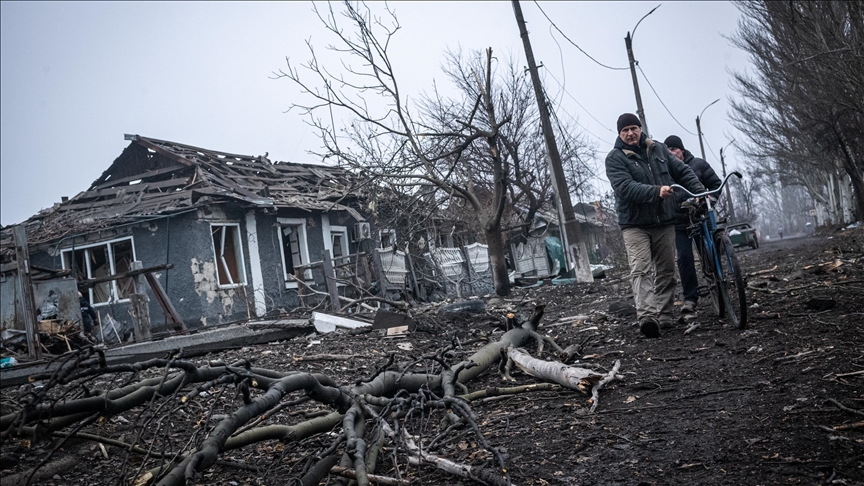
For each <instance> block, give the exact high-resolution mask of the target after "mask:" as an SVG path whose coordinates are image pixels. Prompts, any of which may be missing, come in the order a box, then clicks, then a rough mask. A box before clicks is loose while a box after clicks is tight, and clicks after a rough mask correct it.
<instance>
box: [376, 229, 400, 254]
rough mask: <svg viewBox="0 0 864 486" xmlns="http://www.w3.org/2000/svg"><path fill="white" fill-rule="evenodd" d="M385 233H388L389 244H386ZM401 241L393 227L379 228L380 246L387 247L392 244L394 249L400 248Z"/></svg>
mask: <svg viewBox="0 0 864 486" xmlns="http://www.w3.org/2000/svg"><path fill="white" fill-rule="evenodd" d="M384 235H388V238H387V239H388V240H390V244H389V245H385V244H384V238H383V236H384ZM398 245H399V243H398V242H397V240H396V230H395V229H393V228H383V229H380V230H378V247H379V248H387V247H388V246H392V247H393V248H394V249H396V248H398Z"/></svg>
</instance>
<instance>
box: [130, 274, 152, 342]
mask: <svg viewBox="0 0 864 486" xmlns="http://www.w3.org/2000/svg"><path fill="white" fill-rule="evenodd" d="M142 268H144V265H143V264H142V263H141V262H140V261H137V260H136V261H134V262H132V270H141V269H142ZM133 282H134V287H135V291H134V292H133V293H131V294H129V314H130V315H131V316H132V325H133V333H134V335H135V341H143V340H146V339H150V306H149V305H148V304H149V302H150V297H147V294H146V291H145V289H146V287H145V286H144V277H143V276H142V275H141V274H138V275H135V276H134V277H133Z"/></svg>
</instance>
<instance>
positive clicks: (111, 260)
mask: <svg viewBox="0 0 864 486" xmlns="http://www.w3.org/2000/svg"><path fill="white" fill-rule="evenodd" d="M123 241H129V243H130V246H131V247H132V261H137V260H138V256H137V255H136V254H135V239H134V238H133V237H132V236H131V235H130V236H123V237H121V238H114V239H111V240H105V241H100V242H98V243H87V244H84V245H81V246H78V245H75V246H70V247H69V248H64V249H62V250H60V266H61V267H62V268H63V270H71V269H72V265H74V261H73V260H74V258H75V253H74V252H73V250H74V251H79V250H83V251H84V252H85V253H84V255H85V256H84V262H85V263H86V264H87V265H86V267H87V268H86V270H87V275H86V278H88V279H91V278H93V277H92V275H93V271H92V268H91V266H90V249H91V248H96V247H100V246H104V247H106V250H107V252H108V268H109V271H110V272H111V273H110V275H112V276H113V275H117V262H116V261H115V256H114V245H115V244H116V243H120V242H123ZM67 254H68V255H69V266H67V265H66V255H67ZM110 283H111V287H110V288H111V290H110V295H109V296H108V301H107V302H93V287H90V288H89V289H87V301H88V302H90V305H92V306H93V307H101V306H104V305H109V304H122V303H125V302H129V298H128V297H127V298H125V299H121V298H119V297H120V292H119V290H118V288H117V280H116V279H115V280H111V282H110Z"/></svg>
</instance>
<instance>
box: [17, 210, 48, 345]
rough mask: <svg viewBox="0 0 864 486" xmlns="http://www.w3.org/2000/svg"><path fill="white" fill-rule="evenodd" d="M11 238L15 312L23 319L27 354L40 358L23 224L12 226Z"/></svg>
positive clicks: (28, 253)
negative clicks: (14, 277) (13, 247)
mask: <svg viewBox="0 0 864 486" xmlns="http://www.w3.org/2000/svg"><path fill="white" fill-rule="evenodd" d="M12 238H13V240H14V242H15V263H16V264H17V266H18V268H17V274H18V275H17V278H16V279H15V282H16V285H15V307H16V314H17V315H18V316H21V320H22V321H24V331H25V332H26V333H27V354H28V355H29V356H30V358H32V359H42V346H41V344H40V343H39V329H38V327H37V324H36V304H35V302H34V301H33V283H32V282H31V280H30V267H31V265H30V250H29V249H28V248H27V232H26V230H25V229H24V225H23V224H19V225H17V226H15V227H14V228H12Z"/></svg>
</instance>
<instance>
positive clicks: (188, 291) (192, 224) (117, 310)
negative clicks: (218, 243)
mask: <svg viewBox="0 0 864 486" xmlns="http://www.w3.org/2000/svg"><path fill="white" fill-rule="evenodd" d="M249 211H252V214H251V217H252V218H253V219H251V220H250V219H248V217H249V216H250V215H249ZM277 218H293V219H303V220H305V221H306V235H307V241H306V244H307V248H308V256H309V258H310V259H311V261H313V262H316V261H320V260H321V256H322V252H323V250H324V248H325V244H324V238H325V235H324V233H323V228H322V226H324V225H323V221H322V214H320V213H310V212H308V211H301V210H291V209H279V210H278V211H274V210H264V209H253V210H249V209H245V208H242V207H239V206H236V205H233V204H220V205H212V206H207V207H204V208H200V209H198V210H196V211H192V212H187V213H183V214H179V215H174V216H171V217H170V218H159V219H154V220H151V221H148V222H144V223H140V224H136V225H128V226H123V227H119V228H114V229H108V230H103V231H99V232H94V233H92V234H88V235H86V236H82V237H76V238H75V246H76V248H80V247H81V246H83V245H86V244H91V243H98V242H103V241H110V240H114V239H117V238H122V237H126V236H130V235H131V236H132V238H133V241H134V248H135V257H136V259H137V260H139V261H141V262H142V264H143V266H144V267H151V266H156V265H161V264H164V263H172V264H173V265H174V268H172V269H170V270H166V271H162V272H156V273H154V276H155V277H156V279H157V280H158V281H159V282H160V283H161V285H162V287H163V288H164V289H165V292H166V293H167V294H168V297H169V299H170V300H171V302H172V304H173V305H174V307H175V308H176V310H177V312H178V313H179V314H180V316H181V318H182V319H183V321H184V323H185V324H186V326H187V327H189V328H191V329H194V328H198V327H202V326H212V325H218V324H223V323H228V322H234V321H238V320H245V319H248V318H255V317H256V316H257V317H264V315H258V314H259V313H260V311H261V310H264V311H265V312H266V314H274V313H283V312H286V311H288V310H290V309H291V308H294V307H297V306H298V305H299V303H300V301H299V298H298V297H297V290H296V289H286V286H285V279H284V271H283V266H282V265H283V264H282V253H281V247H280V242H279V231H280V227H279V223H278V219H277ZM326 218H327V219H328V220H329V225H331V226H346V227H349V228H351V227H352V226H353V224H354V220H353V218H351V217H350V215H348V214H347V213H344V212H335V213H330V214H328V215H327V216H326ZM250 221H254V223H255V230H256V231H255V233H256V235H255V236H256V237H257V238H250V237H249V236H250V235H249V234H248V230H249V229H250V228H247V224H248V223H249V222H250ZM211 224H237V225H239V231H240V240H241V245H242V247H243V267H244V272H245V283H246V284H245V285H242V286H237V287H234V288H225V287H220V285H219V279H218V270H217V266H216V255H215V251H214V246H213V239H212V234H211ZM250 226H251V225H250ZM349 233H350V232H349ZM327 237H328V238H329V234H328V235H327ZM256 240H257V241H256ZM349 240H350V234H349ZM253 245H254V246H255V247H257V248H253V247H252V246H253ZM348 245H349V251H350V252H354V251H356V249H357V247H356V244H355V243H352V242H349V244H348ZM68 248H72V239H67V240H65V241H61V242H60V246H59V247H54V246H52V247H47V248H41V249H39V250H38V251H36V252H35V253H34V254H33V255H32V257H31V258H32V262H33V264H34V265H39V266H44V267H47V268H55V269H59V268H62V266H63V263H62V257H61V251H62V250H63V249H68ZM256 249H257V255H258V264H259V265H260V267H259V268H260V273H258V269H255V272H253V266H254V265H255V262H253V259H252V255H253V254H255V253H256V251H255V250H256ZM304 263H308V262H304ZM315 274H316V275H318V274H320V272H315ZM254 276H258V277H259V278H258V279H257V280H260V282H259V281H255V280H256V279H254V278H253V277H254ZM319 278H320V277H319ZM9 281H10V282H11V281H12V279H9ZM319 283H320V282H319ZM10 289H11V290H10ZM2 291H3V292H4V295H3V297H4V298H3V300H4V302H5V301H6V295H5V294H6V293H8V292H10V291H11V292H13V293H12V294H11V299H10V301H14V289H12V288H11V286H10V285H6V283H3V285H2ZM147 294H148V296H149V297H150V304H149V305H150V318H151V323H152V326H153V329H154V330H155V331H159V330H160V328H162V327H164V323H165V319H164V317H163V316H164V313H163V312H162V308H161V307H160V306H159V304H158V302H157V301H156V298H155V296H154V295H153V292H152V291H151V290H150V288H149V286H147ZM256 298H257V299H258V304H259V306H258V308H257V309H256ZM94 307H95V309H96V310H97V311H99V312H100V313H101V314H103V316H104V314H106V313H108V314H111V316H112V317H113V318H114V319H115V320H118V321H126V322H128V321H130V320H131V317H130V315H129V311H128V303H126V302H119V303H111V304H96V305H95V306H94ZM12 312H14V306H13V311H12ZM5 314H6V312H5V306H4V313H3V316H4V322H5V320H6V319H5ZM266 314H265V315H266Z"/></svg>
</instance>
